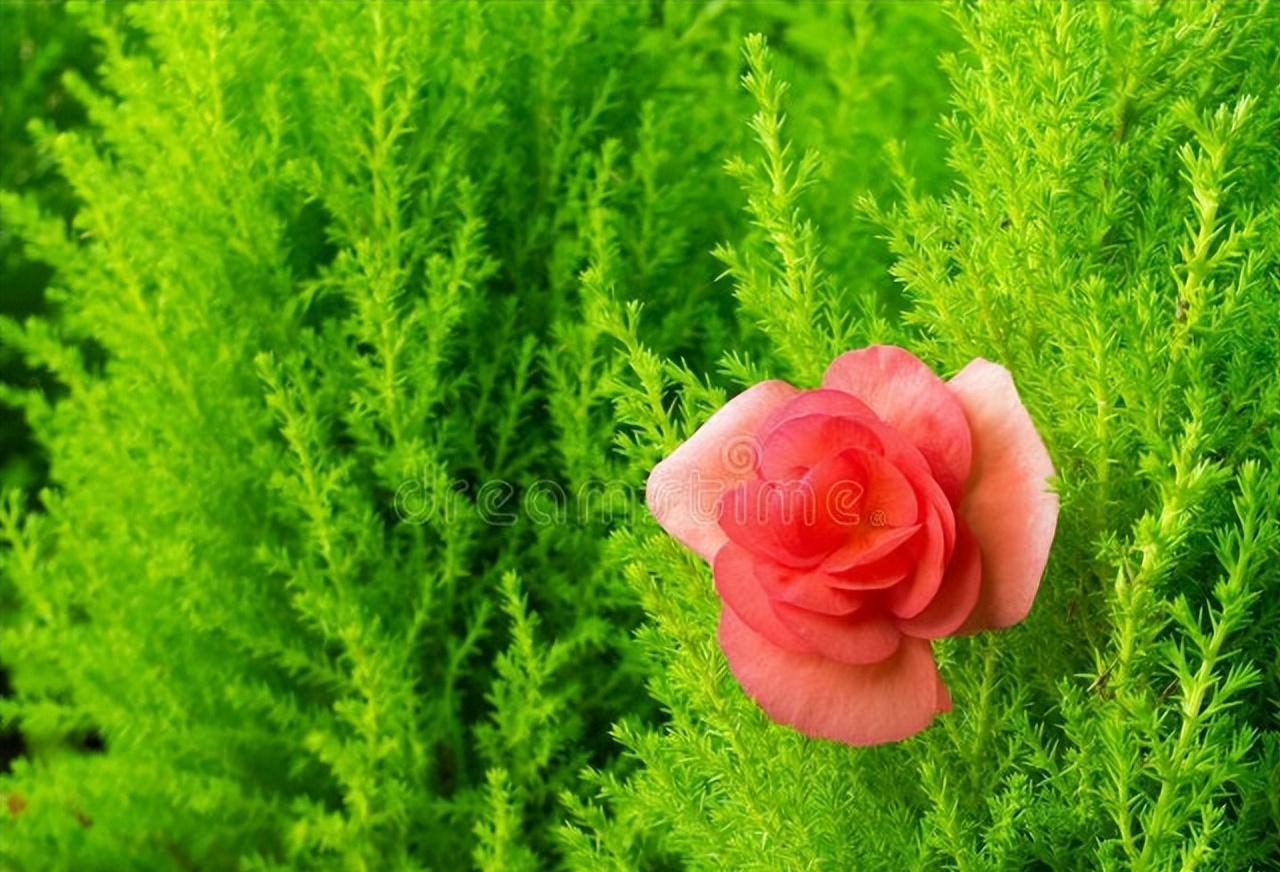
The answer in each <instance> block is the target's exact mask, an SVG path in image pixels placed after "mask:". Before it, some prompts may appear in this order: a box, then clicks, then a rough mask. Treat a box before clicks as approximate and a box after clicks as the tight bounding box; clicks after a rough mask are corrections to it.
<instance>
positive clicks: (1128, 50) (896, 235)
mask: <svg viewBox="0 0 1280 872" xmlns="http://www.w3.org/2000/svg"><path fill="white" fill-rule="evenodd" d="M1276 11H1277V10H1276V8H1275V6H1274V5H1273V4H1268V3H1257V4H1245V3H1219V4H1195V5H1192V4H1188V5H1169V6H1159V7H1150V8H1148V7H1143V6H1138V5H1136V4H1135V5H1134V6H1132V7H1131V6H1129V5H1120V4H1099V5H1096V6H1084V5H1083V4H1081V5H1071V4H1049V3H1018V4H983V5H979V6H977V7H975V8H972V9H964V10H958V11H957V13H956V21H957V24H958V28H959V30H960V32H961V33H962V34H963V36H964V39H965V42H966V49H965V50H964V51H963V52H961V53H959V54H957V55H955V56H953V57H952V58H950V59H949V60H948V63H947V68H948V71H949V74H950V77H951V81H952V83H953V87H954V94H953V103H954V107H955V109H954V112H953V113H952V114H951V115H950V116H949V118H948V119H947V122H946V125H945V129H946V132H947V136H948V140H949V142H950V150H949V162H950V165H951V166H952V168H953V169H954V170H955V172H956V174H957V183H956V185H955V186H954V188H953V189H952V190H951V191H949V192H948V193H945V194H943V195H942V196H929V195H927V194H923V193H921V192H920V191H919V189H918V188H917V187H915V186H914V185H913V182H912V181H911V179H910V176H909V175H903V176H900V185H901V188H900V190H901V195H902V198H901V200H900V202H899V203H898V204H897V205H887V206H886V205H883V202H884V201H883V198H876V197H873V196H872V195H870V194H868V195H867V196H864V197H863V198H862V203H863V206H864V211H865V212H866V213H867V214H869V215H871V216H873V217H874V218H875V220H876V221H877V223H879V224H880V225H881V226H882V227H883V228H884V232H885V233H886V234H887V236H888V238H889V240H890V242H891V245H892V248H893V250H894V253H895V255H896V262H895V264H894V266H893V273H894V275H895V276H897V278H898V279H899V280H900V281H901V283H902V286H903V289H904V290H905V292H906V294H907V296H908V298H909V301H910V303H909V308H908V309H907V311H906V313H905V314H904V316H903V318H902V319H901V321H900V323H892V322H890V323H889V324H885V323H884V322H882V321H881V320H880V319H877V318H876V317H875V313H876V312H877V309H876V308H875V305H874V303H875V298H874V297H868V296H866V295H864V296H862V297H860V298H859V299H858V300H855V301H852V302H850V303H848V304H846V305H838V304H834V303H833V302H832V300H833V298H834V299H839V297H838V296H837V295H836V294H835V292H833V291H832V290H831V288H832V287H833V285H832V283H831V282H830V281H829V280H827V279H824V278H823V277H822V273H821V272H820V270H821V268H822V266H823V258H822V257H821V256H820V254H821V253H820V251H819V250H818V246H817V245H816V244H815V243H814V241H813V240H814V238H815V237H816V238H821V231H820V230H815V229H814V228H813V226H812V225H811V224H809V223H808V222H807V220H806V219H804V218H803V217H802V215H803V204H802V203H801V202H800V199H801V196H800V195H801V193H802V190H803V188H804V187H805V184H806V182H807V180H808V178H809V175H810V173H811V170H810V166H811V161H810V159H809V158H807V157H796V156H795V155H793V154H792V153H791V152H790V151H789V148H790V146H789V144H788V143H787V142H786V141H785V140H784V139H782V138H780V136H779V133H778V124H777V121H776V119H777V118H778V117H779V112H780V110H779V108H778V101H779V98H780V96H782V95H781V90H780V88H779V86H778V85H777V84H776V80H775V79H774V74H773V73H772V71H771V69H770V66H769V61H768V58H767V56H766V55H765V54H764V52H763V49H762V45H761V43H760V42H759V41H748V42H747V47H746V58H747V61H748V66H749V70H748V73H747V75H746V76H745V77H744V80H743V82H744V85H745V86H746V88H747V89H748V90H749V91H750V92H751V93H752V94H753V95H754V96H755V98H756V100H757V102H758V104H759V107H760V110H759V114H757V116H756V118H755V120H754V122H753V127H754V129H755V130H756V132H757V134H758V136H759V140H760V146H761V149H762V151H763V162H762V163H759V164H750V163H738V164H735V168H738V169H742V170H743V173H742V174H743V175H745V176H746V178H747V182H746V184H747V191H748V199H749V207H750V210H751V213H752V216H753V218H754V219H755V221H756V223H757V225H758V226H759V227H761V228H763V230H764V231H765V234H766V236H767V237H768V239H767V241H768V243H769V245H768V246H766V249H765V254H763V255H762V256H761V260H760V261H757V262H758V263H760V264H761V265H760V266H757V267H755V268H751V267H744V266H742V265H741V264H742V262H741V261H739V260H732V261H731V263H732V266H733V269H731V273H732V275H733V277H734V279H735V281H736V285H737V288H738V294H739V298H740V299H741V300H742V302H743V309H744V311H745V312H746V313H747V314H749V315H753V316H755V319H756V320H757V322H758V324H759V327H760V329H761V330H762V331H763V332H764V333H765V334H766V335H767V336H768V338H769V339H770V340H771V342H770V343H769V347H770V348H771V349H773V352H774V353H773V355H772V356H771V357H770V358H768V359H765V360H763V361H761V363H760V371H762V372H764V373H768V374H778V375H783V376H790V377H793V378H796V379H798V380H799V381H800V382H802V383H813V382H814V381H815V373H816V367H817V366H818V365H820V364H821V363H822V361H823V355H822V354H821V353H818V354H817V355H816V357H813V358H811V357H810V356H809V355H810V354H811V353H813V352H814V350H815V349H816V348H819V347H821V346H822V344H823V343H824V342H826V341H827V337H828V336H829V337H832V338H834V339H835V340H836V343H837V347H842V346H843V344H844V343H847V342H851V341H862V340H864V339H870V338H877V339H881V338H889V339H891V340H893V341H896V342H899V343H901V344H906V345H909V346H911V347H913V348H915V349H917V350H919V351H920V352H922V353H923V354H924V355H925V357H926V359H930V360H932V361H934V362H935V363H936V364H937V365H938V368H939V369H940V370H942V371H947V372H953V371H955V370H956V369H958V368H959V367H960V366H962V365H963V364H964V363H965V362H967V361H968V360H969V359H970V358H972V357H974V356H985V357H988V358H991V359H994V360H998V361H1000V362H1001V363H1003V364H1005V365H1006V366H1008V367H1009V368H1010V369H1011V370H1012V371H1013V372H1014V374H1015V377H1016V379H1017V382H1018V386H1019V390H1020V393H1021V394H1022V397H1023V398H1024V401H1025V402H1026V403H1027V404H1028V406H1029V407H1030V408H1031V409H1032V412H1033V415H1034V416H1035V418H1036V420H1037V421H1038V422H1039V424H1040V427H1041V430H1042V432H1043V433H1044V434H1045V437H1046V440H1047V441H1048V443H1049V445H1050V449H1051V453H1052V454H1053V456H1054V458H1055V462H1056V465H1057V468H1058V470H1059V481H1058V488H1059V491H1060V493H1061V495H1062V518H1063V520H1062V524H1061V526H1060V529H1059V532H1058V537H1057V545H1056V547H1055V550H1054V555H1053V559H1052V561H1051V566H1050V569H1049V572H1048V576H1047V578H1046V580H1045V582H1044V585H1043V587H1042V592H1041V595H1040V599H1039V601H1038V603H1037V606H1036V608H1035V610H1034V612H1033V614H1032V616H1031V618H1030V619H1029V620H1028V621H1027V622H1026V623H1025V624H1024V625H1023V626H1021V627H1019V628H1017V629H1015V630H1012V631H1009V632H1005V633H1001V634H997V635H991V636H987V637H978V638H972V639H960V640H949V641H948V642H946V643H944V644H942V645H940V646H938V647H939V649H940V650H939V654H940V657H941V659H942V668H943V673H944V675H945V677H946V679H947V681H948V683H949V684H950V685H951V686H952V693H953V697H954V699H955V700H956V704H955V711H954V712H953V713H952V714H951V715H949V716H947V717H945V718H943V719H942V720H941V723H940V725H938V726H936V727H934V728H933V729H931V730H929V731H927V732H926V733H924V734H922V735H921V736H919V737H918V738H915V739H912V740H909V741H907V742H904V743H901V744H900V745H897V746H893V747H887V748H876V749H871V750H864V751H852V750H849V749H845V748H838V747H833V746H831V745H827V744H823V743H814V742H811V741H807V740H805V739H802V738H801V737H799V736H797V735H796V734H795V733H793V732H791V731H789V730H787V729H784V728H780V727H777V726H775V725H772V724H769V723H768V722H767V720H766V719H765V718H764V717H763V715H761V713H760V712H759V711H758V710H756V709H755V707H754V706H753V705H752V704H751V703H750V702H749V701H748V700H747V699H746V698H745V697H744V695H743V694H742V693H741V692H740V691H739V690H738V689H737V687H736V686H735V684H734V682H733V681H732V679H731V678H730V677H729V676H728V675H727V672H726V669H725V667H724V664H723V661H722V659H721V657H720V655H719V652H718V651H717V650H716V648H715V645H714V642H713V641H712V640H713V626H714V620H715V614H716V610H717V605H718V604H717V602H716V598H715V596H714V594H713V593H712V592H711V591H710V585H709V583H708V580H707V577H706V576H707V573H706V569H705V567H704V566H702V565H701V563H700V562H699V561H697V560H696V559H694V558H692V557H691V556H690V555H688V554H686V553H684V552H683V551H682V550H681V549H680V548H679V547H678V546H676V545H675V544H674V543H673V542H671V541H670V540H669V539H667V538H666V537H665V536H663V535H661V534H660V533H658V532H657V531H656V527H655V526H654V525H652V524H651V523H644V524H640V525H637V526H636V527H635V528H634V530H633V531H632V532H631V533H629V534H628V535H626V536H620V537H618V538H616V539H615V543H616V545H617V548H618V551H619V559H620V560H622V561H624V562H625V563H626V566H627V570H626V571H627V574H628V576H629V577H630V578H631V579H632V580H633V583H635V584H636V585H637V587H638V588H639V590H640V591H641V595H642V602H643V603H644V605H645V608H646V611H647V612H648V613H649V615H650V616H651V619H652V623H651V624H650V625H649V627H648V628H647V629H646V631H645V633H644V634H643V635H642V640H643V641H644V642H645V643H646V644H647V646H648V649H649V652H650V656H651V657H652V659H653V661H654V662H655V664H656V666H657V669H658V671H657V673H656V676H655V677H654V678H652V679H651V681H650V689H651V692H652V693H653V695H654V696H655V697H656V698H657V699H658V700H659V701H660V702H661V703H662V704H663V705H664V707H666V708H667V709H668V710H669V711H670V713H671V722H670V723H669V724H667V725H665V726H662V727H658V728H654V727H644V726H628V727H627V728H625V729H622V730H620V731H619V739H620V740H621V741H622V742H623V744H624V745H625V746H626V747H627V748H628V750H629V751H630V752H631V754H632V756H634V757H635V758H636V759H637V760H638V761H639V762H640V764H641V767H642V768H641V769H640V770H639V771H638V772H637V773H636V774H634V775H633V776H631V777H630V778H629V779H628V780H626V781H624V782H621V783H619V782H617V781H616V780H613V779H611V778H609V777H607V776H603V775H602V776H600V777H599V778H598V779H597V790H598V792H599V799H598V801H597V802H596V803H593V804H590V805H586V806H580V807H579V808H578V817H579V820H580V822H581V823H580V827H581V829H580V830H578V831H577V832H576V834H575V835H574V836H573V837H574V838H575V840H576V841H577V844H578V846H579V847H580V848H581V849H582V851H581V854H580V855H579V862H578V866H579V868H584V869H588V868H595V866H596V864H605V863H610V862H611V863H614V864H615V865H619V866H620V867H625V863H624V859H625V858H626V857H628V856H634V855H635V852H636V851H637V850H638V849H637V846H638V845H640V844H642V842H641V839H642V838H647V839H650V840H653V839H654V836H653V835H652V833H653V830H654V829H660V831H661V837H660V838H659V839H657V842H658V844H659V845H660V849H661V850H665V851H667V852H669V853H670V854H671V855H674V856H676V857H678V858H680V863H681V865H683V866H687V867H688V868H705V869H722V868H734V869H757V868H758V869H816V868H822V869H847V868H883V869H898V868H929V869H932V868H957V869H987V868H991V869H1004V868H1028V867H1030V868H1053V869H1073V868H1080V869H1085V868H1096V867H1101V868H1133V869H1191V868H1196V867H1201V868H1212V869H1246V868H1260V867H1264V866H1269V865H1271V864H1274V862H1275V857H1276V856H1277V854H1278V852H1280V844H1278V842H1277V836H1276V834H1277V832H1280V807H1277V805H1276V802H1275V796H1276V785H1277V783H1280V781H1278V779H1280V755H1278V753H1277V751H1278V750H1280V739H1278V737H1280V732H1278V729H1280V721H1278V717H1280V711H1277V707H1276V700H1277V699H1278V698H1280V695H1278V692H1280V671H1278V664H1280V661H1277V660H1276V656H1275V651H1276V647H1277V645H1276V643H1277V635H1276V627H1277V626H1278V625H1280V624H1277V617H1278V614H1277V610H1276V605H1275V604H1276V602H1277V601H1278V597H1277V593H1278V592H1280V574H1278V573H1277V570H1276V565H1277V564H1276V557H1277V547H1278V546H1280V539H1278V535H1280V533H1278V531H1277V516H1276V506H1277V505H1280V477H1277V475H1276V474H1275V471H1274V466H1275V464H1276V461H1277V449H1278V448H1280V445H1278V444H1277V442H1276V441H1275V436H1274V434H1275V432H1276V430H1275V428H1276V425H1277V423H1280V389H1278V388H1277V380H1276V373H1277V371H1280V294H1278V293H1277V290H1278V286H1277V283H1276V275H1277V274H1278V273H1277V268H1278V267H1280V225H1278V224H1277V219H1280V212H1278V211H1277V205H1276V200H1275V197H1274V191H1275V189H1276V185H1277V183H1280V178H1277V161H1276V146H1275V143H1276V139H1275V134H1276V131H1277V125H1278V124H1280V106H1278V105H1277V104H1276V102H1275V100H1274V96H1275V92H1276V84H1277V81H1278V71H1280V66H1278V53H1277V46H1278V45H1280V32H1278V31H1280V27H1278V25H1280V18H1278V17H1277V15H1276ZM754 166H758V169H753V167H754ZM835 286H836V287H838V285H835ZM842 316H850V317H851V318H852V320H851V322H850V323H848V324H846V323H845V322H844V321H842V320H841V317H842ZM633 362H637V363H638V364H639V365H638V366H636V378H634V379H633V380H632V382H631V384H630V386H628V387H626V388H624V401H623V402H622V403H620V404H619V410H620V411H621V412H622V413H623V417H624V420H627V421H629V422H631V423H632V424H633V425H635V426H640V427H643V428H644V429H645V430H646V431H648V432H662V431H663V430H664V429H666V428H669V427H672V426H675V424H673V422H672V420H671V418H670V417H669V415H668V411H667V410H666V409H662V408H660V409H656V410H654V409H652V407H645V406H644V405H643V404H641V403H639V402H637V401H636V400H635V399H634V398H635V397H636V396H638V395H641V394H652V393H653V392H654V391H655V390H658V389H660V387H661V386H656V387H655V386H654V385H652V384H648V383H647V380H651V379H652V375H651V374H649V370H650V366H649V364H648V363H647V361H645V360H644V359H643V358H641V359H639V360H638V361H637V360H636V359H635V357H634V355H633ZM734 366H736V363H735V364H734ZM731 368H733V367H731ZM678 381H679V379H678V378H676V377H674V373H672V374H670V376H669V377H668V379H667V384H674V383H676V382H678ZM687 396H688V395H687V393H686V397H687ZM703 415H704V411H703V410H702V409H701V408H696V409H693V410H687V411H686V413H685V416H684V424H683V425H682V427H683V430H684V431H687V430H689V429H692V426H693V425H694V424H696V423H697V422H698V421H700V420H701V419H702V417H703ZM673 643H674V644H673ZM589 832H595V833H601V834H604V835H612V839H602V841H601V842H600V843H599V844H598V845H597V846H596V847H595V850H594V851H590V850H587V846H586V844H585V842H584V841H583V840H582V836H583V835H584V834H585V833H589ZM617 833H622V834H623V836H622V837H619V836H618V835H616V834H617ZM628 836H629V837H630V838H629V839H628V838H627V837H628Z"/></svg>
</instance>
